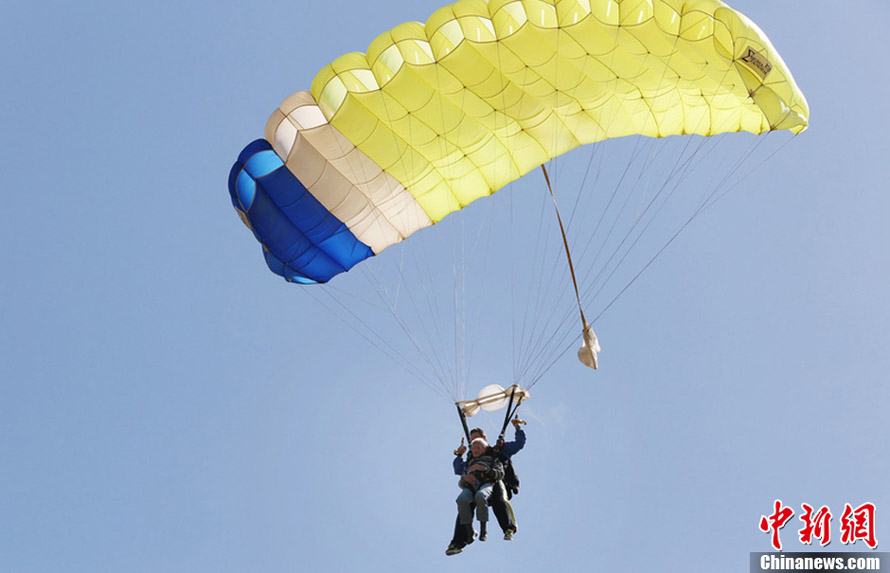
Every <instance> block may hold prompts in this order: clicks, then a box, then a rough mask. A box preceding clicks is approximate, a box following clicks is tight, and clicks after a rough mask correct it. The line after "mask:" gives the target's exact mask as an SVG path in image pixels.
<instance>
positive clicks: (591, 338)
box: [578, 322, 601, 370]
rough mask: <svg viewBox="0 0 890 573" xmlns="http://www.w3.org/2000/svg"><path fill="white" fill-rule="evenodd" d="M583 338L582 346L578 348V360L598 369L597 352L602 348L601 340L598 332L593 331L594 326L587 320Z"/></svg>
mask: <svg viewBox="0 0 890 573" xmlns="http://www.w3.org/2000/svg"><path fill="white" fill-rule="evenodd" d="M582 338H583V340H582V342H581V348H579V349H578V360H580V361H581V364H583V365H584V366H587V367H588V368H593V369H594V370H596V369H597V366H598V363H597V359H596V353H597V352H599V351H600V350H601V349H600V342H599V340H597V338H596V333H595V332H593V327H592V326H590V325H589V324H587V323H586V322H585V323H584V330H583V331H582Z"/></svg>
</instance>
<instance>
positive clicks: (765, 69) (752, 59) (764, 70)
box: [741, 48, 773, 79]
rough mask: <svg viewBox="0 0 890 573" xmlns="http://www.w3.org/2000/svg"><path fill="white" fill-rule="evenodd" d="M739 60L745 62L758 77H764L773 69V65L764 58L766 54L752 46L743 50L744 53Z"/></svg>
mask: <svg viewBox="0 0 890 573" xmlns="http://www.w3.org/2000/svg"><path fill="white" fill-rule="evenodd" d="M741 60H742V61H743V62H745V63H746V64H747V65H748V67H749V68H751V69H752V70H753V71H754V72H756V73H757V75H759V76H760V79H765V78H766V76H767V74H769V73H770V71H772V69H773V65H772V64H771V63H769V60H768V59H766V56H764V55H763V54H761V53H760V52H758V51H757V50H755V49H754V48H748V51H747V52H745V55H744V56H742V58H741Z"/></svg>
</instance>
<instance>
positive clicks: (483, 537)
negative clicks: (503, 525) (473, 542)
mask: <svg viewBox="0 0 890 573" xmlns="http://www.w3.org/2000/svg"><path fill="white" fill-rule="evenodd" d="M479 541H488V532H487V531H485V530H484V529H483V530H482V533H481V534H480V535H479Z"/></svg>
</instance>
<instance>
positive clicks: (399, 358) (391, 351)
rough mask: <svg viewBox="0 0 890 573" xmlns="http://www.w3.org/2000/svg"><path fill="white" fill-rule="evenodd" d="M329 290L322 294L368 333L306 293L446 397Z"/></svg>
mask: <svg viewBox="0 0 890 573" xmlns="http://www.w3.org/2000/svg"><path fill="white" fill-rule="evenodd" d="M329 290H332V289H331V287H330V285H329V288H327V289H326V290H325V291H322V292H324V293H325V294H326V295H327V296H328V297H329V298H330V299H331V300H332V301H333V302H335V303H337V305H338V306H339V307H340V308H341V309H342V310H343V311H345V312H346V313H347V314H349V315H350V316H352V318H353V319H355V320H356V321H357V322H358V323H359V324H361V325H362V326H363V327H364V328H365V329H366V330H367V333H366V332H363V331H362V330H361V329H359V328H358V327H357V326H356V325H355V323H353V322H350V321H348V320H346V319H345V318H343V315H342V314H341V313H340V312H338V311H337V310H336V309H334V308H333V307H331V306H330V305H328V304H327V303H325V301H324V300H322V299H321V298H320V297H318V296H317V295H316V294H315V293H313V292H312V291H311V290H309V289H306V292H308V293H309V296H311V297H312V298H313V299H314V300H315V301H316V302H318V303H319V304H320V305H321V306H323V307H324V308H326V309H328V311H330V312H331V314H333V315H334V316H336V317H337V318H338V319H339V320H340V321H341V322H343V323H344V324H346V325H347V326H349V327H350V328H352V330H353V331H355V332H356V333H357V334H358V335H359V336H361V337H362V338H364V339H365V340H367V341H368V342H369V343H370V344H371V346H373V347H374V348H376V349H377V350H379V351H380V352H381V353H383V354H384V355H385V356H386V357H387V358H389V359H390V360H392V361H393V362H395V363H396V364H398V365H399V366H401V367H402V368H403V369H404V370H405V371H406V372H407V373H408V374H409V375H411V376H413V377H414V378H416V379H417V380H420V381H421V382H422V383H423V384H424V385H425V386H427V387H428V388H430V389H431V390H433V391H434V392H436V393H437V394H442V395H445V394H443V392H442V387H441V386H440V385H437V384H435V381H434V380H433V379H432V378H430V377H429V376H427V375H424V373H423V372H422V371H420V370H418V369H417V368H415V367H414V366H413V365H412V363H411V362H410V361H409V360H408V359H407V358H406V357H405V356H404V355H403V354H402V353H401V352H399V351H398V350H397V349H396V348H395V347H393V346H392V344H390V343H388V342H387V341H386V340H385V339H384V338H383V337H382V336H380V335H379V334H378V333H377V332H376V331H375V330H374V329H373V328H371V327H370V326H369V325H368V324H367V323H365V321H363V320H362V319H361V317H359V316H358V315H357V314H356V313H355V312H354V311H352V309H350V308H349V307H348V306H346V305H345V304H343V302H342V301H341V300H338V299H337V298H336V297H334V296H333V295H331V293H329V292H327V291H329ZM362 302H367V301H362ZM378 308H379V307H378ZM368 333H370V334H373V335H374V336H375V337H376V340H375V338H374V337H372V336H369V334H368Z"/></svg>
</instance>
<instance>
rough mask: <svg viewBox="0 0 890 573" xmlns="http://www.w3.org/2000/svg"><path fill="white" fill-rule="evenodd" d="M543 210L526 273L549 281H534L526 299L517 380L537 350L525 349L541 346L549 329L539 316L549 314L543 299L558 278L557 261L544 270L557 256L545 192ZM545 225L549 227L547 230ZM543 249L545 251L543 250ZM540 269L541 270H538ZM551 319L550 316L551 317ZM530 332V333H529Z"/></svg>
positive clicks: (519, 380) (521, 378) (542, 199)
mask: <svg viewBox="0 0 890 573" xmlns="http://www.w3.org/2000/svg"><path fill="white" fill-rule="evenodd" d="M540 200H541V209H539V210H538V213H539V215H538V232H537V238H536V240H535V242H534V250H533V251H532V257H531V259H530V260H531V269H530V272H529V273H527V274H528V276H540V277H545V276H548V277H549V278H548V279H547V281H546V284H545V282H544V281H534V282H533V284H532V285H531V286H530V288H529V290H528V295H527V298H526V301H525V304H524V305H523V306H524V312H523V321H522V332H521V336H520V347H519V357H520V362H519V368H518V370H517V371H516V374H515V376H514V380H515V381H516V382H517V383H519V382H521V381H522V380H523V377H524V375H525V372H526V370H527V369H528V365H529V363H530V362H531V360H532V357H533V356H534V355H535V353H536V350H535V351H526V348H535V349H537V348H539V347H540V345H539V344H536V342H537V340H538V339H540V338H541V337H542V336H543V333H544V332H546V327H545V328H543V329H542V328H539V326H540V325H539V317H540V316H542V315H545V314H546V313H544V312H542V309H543V307H544V301H545V299H546V298H547V293H548V292H550V289H551V285H552V283H553V281H554V280H555V277H556V265H557V261H556V260H554V265H553V269H552V270H551V272H550V273H549V274H548V273H546V272H544V267H545V265H546V263H547V261H548V259H555V257H551V256H550V254H549V241H546V240H545V239H544V238H545V237H548V236H550V228H549V227H550V225H551V224H552V219H551V218H550V217H546V213H547V209H546V201H547V197H546V196H545V195H541V197H540ZM545 225H546V226H547V229H546V231H545ZM542 249H543V252H541V250H542ZM539 269H540V270H539ZM548 322H549V318H548ZM526 333H527V334H526Z"/></svg>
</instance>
